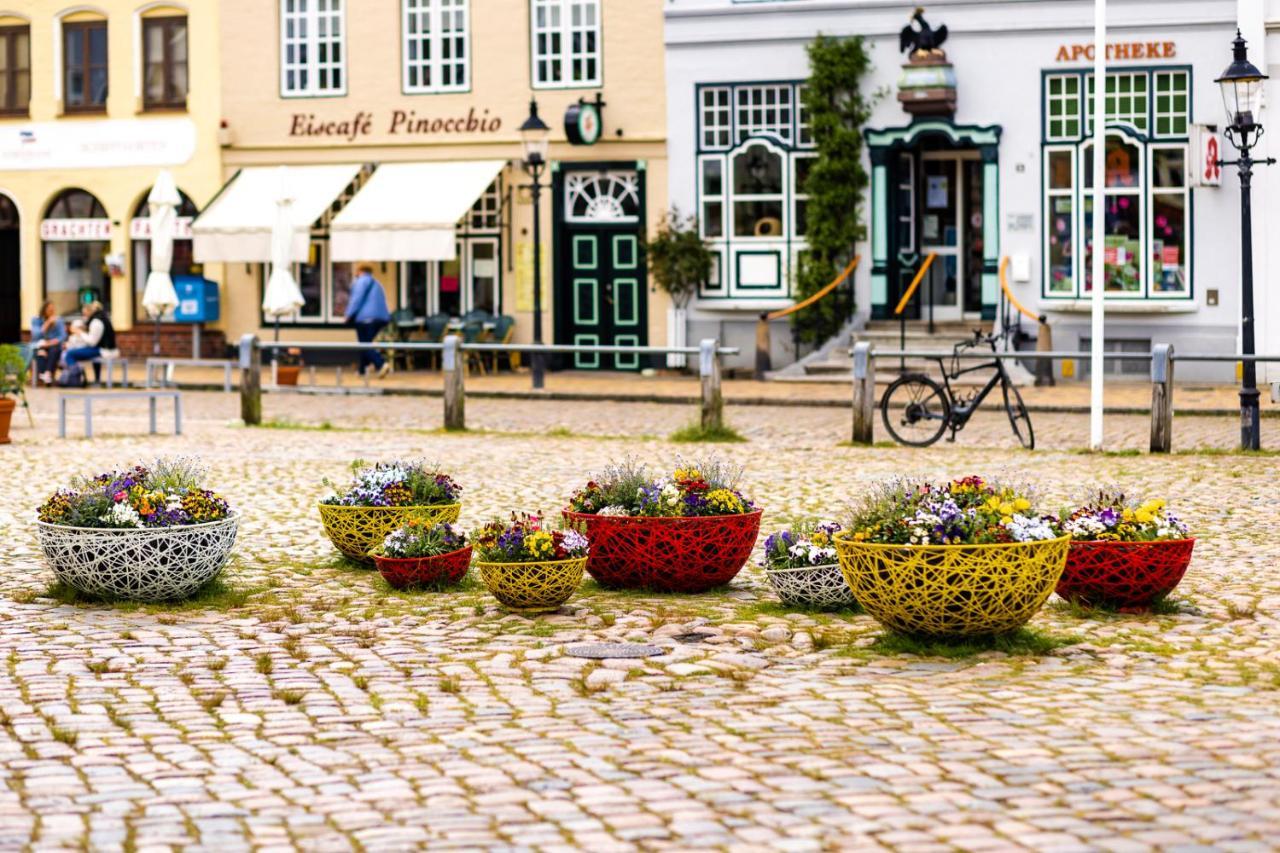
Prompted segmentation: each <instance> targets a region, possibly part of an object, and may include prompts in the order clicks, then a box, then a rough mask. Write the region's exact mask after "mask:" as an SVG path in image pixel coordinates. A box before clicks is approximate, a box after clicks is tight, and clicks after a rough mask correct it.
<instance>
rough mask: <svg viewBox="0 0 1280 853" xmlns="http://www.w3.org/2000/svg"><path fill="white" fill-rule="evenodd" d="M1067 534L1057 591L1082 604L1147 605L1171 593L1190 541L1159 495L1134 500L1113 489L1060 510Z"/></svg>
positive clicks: (1184, 566) (1184, 569)
mask: <svg viewBox="0 0 1280 853" xmlns="http://www.w3.org/2000/svg"><path fill="white" fill-rule="evenodd" d="M1062 529H1063V530H1064V531H1065V532H1067V533H1070V534H1071V549H1070V551H1069V552H1068V553H1067V565H1066V568H1065V569H1063V571H1062V578H1061V580H1059V581H1058V595H1060V596H1062V597H1063V598H1065V599H1067V600H1069V601H1074V602H1077V603H1079V604H1085V605H1102V606H1106V607H1116V608H1142V607H1149V606H1151V605H1152V604H1153V603H1154V602H1156V601H1157V600H1159V599H1161V598H1163V597H1164V596H1166V595H1168V594H1169V593H1170V592H1172V591H1173V588H1174V587H1176V586H1177V585H1178V584H1179V583H1180V582H1181V581H1182V577H1183V575H1185V574H1186V572H1187V566H1189V565H1190V564H1191V551H1192V549H1193V548H1194V547H1195V544H1196V540H1195V539H1194V538H1192V537H1190V536H1189V535H1188V529H1187V525H1186V524H1184V523H1183V522H1182V520H1181V519H1179V518H1178V517H1177V516H1176V515H1174V514H1173V513H1172V512H1171V511H1170V510H1169V507H1168V505H1167V503H1166V501H1164V500H1163V499H1160V498H1156V499H1151V500H1146V501H1136V500H1131V499H1129V498H1127V497H1126V496H1125V495H1124V493H1123V492H1121V491H1119V490H1118V489H1114V488H1104V489H1099V490H1098V491H1096V492H1094V493H1092V494H1090V495H1089V496H1088V497H1087V498H1086V499H1085V500H1084V501H1082V502H1081V504H1080V505H1079V506H1077V507H1075V508H1073V509H1070V510H1067V511H1064V512H1063V513H1062Z"/></svg>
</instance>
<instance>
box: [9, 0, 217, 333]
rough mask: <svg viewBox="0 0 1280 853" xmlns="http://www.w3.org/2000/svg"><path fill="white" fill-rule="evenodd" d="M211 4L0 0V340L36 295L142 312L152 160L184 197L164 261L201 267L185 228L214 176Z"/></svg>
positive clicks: (126, 314) (130, 315) (130, 317)
mask: <svg viewBox="0 0 1280 853" xmlns="http://www.w3.org/2000/svg"><path fill="white" fill-rule="evenodd" d="M219 6H220V4H219V3H218V2H217V0H185V2H169V0H164V2H140V0H94V2H92V3H88V4H74V3H69V2H67V0H23V2H21V3H18V4H16V5H15V4H8V5H0V340H16V339H17V338H18V336H19V334H20V332H21V331H22V330H25V329H27V328H29V324H30V320H31V318H32V316H33V315H35V314H36V312H37V311H38V310H39V306H40V304H41V302H42V301H43V300H44V299H46V298H47V299H51V300H53V301H54V303H55V304H56V305H57V306H58V308H59V310H60V311H61V312H63V313H72V312H74V311H75V310H76V308H77V306H78V304H80V303H81V302H83V301H87V300H90V299H99V300H101V301H103V302H104V303H105V304H106V305H107V307H108V309H109V310H110V312H111V315H112V318H113V320H114V322H115V324H116V326H117V327H118V328H120V329H128V328H129V327H130V326H132V325H134V324H135V323H137V322H139V321H141V320H143V319H145V315H144V313H143V312H142V309H141V306H140V305H139V304H138V303H139V302H140V300H141V293H142V287H143V284H144V283H145V281H146V273H147V271H148V264H149V240H148V234H149V230H148V221H149V213H148V210H147V206H146V198H147V195H148V193H149V192H150V189H151V187H152V185H153V184H154V183H155V181H156V177H157V175H158V173H159V171H160V170H161V169H167V170H169V172H170V173H171V174H172V175H173V177H174V179H175V182H176V183H177V186H178V188H179V190H180V191H181V192H182V194H183V196H184V201H183V208H182V209H181V210H180V211H179V214H180V217H181V218H180V220H179V240H178V241H177V245H176V246H175V257H174V273H175V274H182V273H199V272H201V268H200V267H199V266H198V265H195V264H194V263H193V260H192V258H191V240H190V234H189V231H188V229H189V227H190V222H191V218H192V217H193V216H194V214H195V212H196V211H197V210H198V209H199V208H200V207H202V206H203V205H204V204H205V203H207V202H208V201H209V200H210V199H211V198H212V197H213V196H214V194H215V193H217V191H218V189H219V187H220V186H221V185H222V170H221V157H220V155H221V149H220V147H219V145H218V126H219V121H220V118H221V116H220V111H219V100H220V97H221V87H220V81H219V75H220V73H221V63H220V61H219V57H218V50H219V45H218V33H219V31H220V30H219V23H218V16H219ZM6 10H11V11H6ZM204 273H205V274H206V275H209V274H220V273H218V272H217V271H216V270H214V269H213V268H209V269H205V270H204Z"/></svg>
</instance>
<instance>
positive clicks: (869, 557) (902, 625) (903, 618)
mask: <svg viewBox="0 0 1280 853" xmlns="http://www.w3.org/2000/svg"><path fill="white" fill-rule="evenodd" d="M1069 542H1070V537H1068V536H1061V537H1059V538H1057V539H1049V540H1047V541H1042V542H1011V543H1008V544H1000V545H879V544H872V543H869V542H855V541H854V540H853V538H852V536H851V535H850V534H849V532H848V531H841V532H840V533H837V534H836V535H835V544H836V552H837V553H838V554H839V555H840V568H841V569H842V570H843V571H844V577H845V580H846V581H848V583H849V588H850V589H851V590H853V597H854V598H856V599H857V600H858V603H859V604H861V605H862V607H863V608H864V609H865V610H866V611H867V613H869V614H870V615H871V616H872V618H874V619H875V620H876V621H877V622H879V623H880V624H881V625H883V626H885V627H886V628H888V629H890V630H892V631H897V632H899V633H902V634H910V635H915V636H924V637H939V638H964V637H979V636H987V635H991V634H1003V633H1006V632H1008V631H1012V630H1014V629H1015V628H1021V627H1022V626H1023V625H1025V624H1026V623H1027V622H1028V621H1029V620H1030V619H1031V617H1032V616H1035V615H1036V613H1037V612H1038V611H1039V610H1040V608H1041V606H1043V605H1044V603H1045V601H1046V600H1048V598H1049V596H1050V595H1051V594H1052V593H1053V588H1054V586H1055V585H1056V584H1057V583H1058V578H1059V577H1061V575H1062V567H1063V564H1064V563H1065V562H1066V559H1067V546H1068V543H1069Z"/></svg>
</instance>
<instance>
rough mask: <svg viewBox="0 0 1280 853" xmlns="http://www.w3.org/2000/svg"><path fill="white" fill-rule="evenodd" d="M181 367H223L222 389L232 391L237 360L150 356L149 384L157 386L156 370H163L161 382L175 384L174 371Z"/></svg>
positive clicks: (149, 386)
mask: <svg viewBox="0 0 1280 853" xmlns="http://www.w3.org/2000/svg"><path fill="white" fill-rule="evenodd" d="M179 367H220V368H222V390H224V391H226V392H228V393H230V391H231V371H232V370H233V369H235V367H236V362H234V361H232V360H231V359H229V358H149V359H147V386H146V387H148V388H152V387H155V385H156V380H155V372H156V371H157V370H160V371H161V378H160V384H161V385H171V384H173V373H174V370H175V369H176V368H179Z"/></svg>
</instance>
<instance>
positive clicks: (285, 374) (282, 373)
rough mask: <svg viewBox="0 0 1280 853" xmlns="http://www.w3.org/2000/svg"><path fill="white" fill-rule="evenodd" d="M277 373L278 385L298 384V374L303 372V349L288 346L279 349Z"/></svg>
mask: <svg viewBox="0 0 1280 853" xmlns="http://www.w3.org/2000/svg"><path fill="white" fill-rule="evenodd" d="M275 373H276V384H277V385H297V384H298V376H299V374H301V373H302V350H301V349H299V348H298V347H287V348H286V349H283V350H280V351H278V352H277V353H276V369H275Z"/></svg>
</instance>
